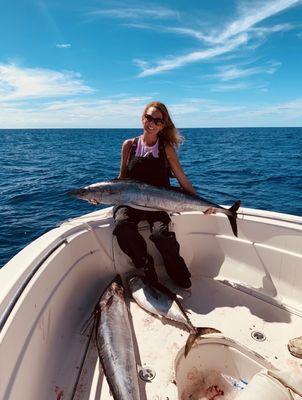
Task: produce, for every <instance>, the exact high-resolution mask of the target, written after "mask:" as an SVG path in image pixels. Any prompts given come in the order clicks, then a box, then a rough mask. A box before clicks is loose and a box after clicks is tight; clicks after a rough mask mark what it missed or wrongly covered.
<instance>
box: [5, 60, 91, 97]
mask: <svg viewBox="0 0 302 400" xmlns="http://www.w3.org/2000/svg"><path fill="white" fill-rule="evenodd" d="M93 91H94V90H93V89H92V88H90V87H89V86H87V85H85V84H84V83H83V81H82V79H81V75H80V74H77V73H74V72H69V71H67V72H60V71H53V70H48V69H42V68H22V67H19V66H17V65H14V64H0V94H1V98H0V102H7V101H15V100H24V99H36V98H49V97H62V96H63V97H64V96H73V95H77V94H84V93H92V92H93Z"/></svg>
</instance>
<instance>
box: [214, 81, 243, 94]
mask: <svg viewBox="0 0 302 400" xmlns="http://www.w3.org/2000/svg"><path fill="white" fill-rule="evenodd" d="M248 87H249V84H248V83H246V82H240V83H234V84H227V85H215V86H213V87H212V88H211V91H212V92H234V91H236V90H243V89H247V88H248Z"/></svg>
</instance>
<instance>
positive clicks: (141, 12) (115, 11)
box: [89, 4, 178, 20]
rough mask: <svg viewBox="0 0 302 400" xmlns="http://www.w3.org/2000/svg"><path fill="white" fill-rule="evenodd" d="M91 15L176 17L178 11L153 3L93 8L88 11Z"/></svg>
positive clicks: (123, 17) (125, 17)
mask: <svg viewBox="0 0 302 400" xmlns="http://www.w3.org/2000/svg"><path fill="white" fill-rule="evenodd" d="M89 14H90V15H92V16H102V17H110V18H120V19H135V20H136V19H149V18H154V19H158V18H160V19H166V18H176V17H178V12H176V11H174V10H172V9H169V8H166V7H158V6H157V7H156V6H155V5H154V4H153V5H152V7H147V6H146V7H122V6H121V7H119V8H111V9H101V10H95V11H92V12H90V13H89Z"/></svg>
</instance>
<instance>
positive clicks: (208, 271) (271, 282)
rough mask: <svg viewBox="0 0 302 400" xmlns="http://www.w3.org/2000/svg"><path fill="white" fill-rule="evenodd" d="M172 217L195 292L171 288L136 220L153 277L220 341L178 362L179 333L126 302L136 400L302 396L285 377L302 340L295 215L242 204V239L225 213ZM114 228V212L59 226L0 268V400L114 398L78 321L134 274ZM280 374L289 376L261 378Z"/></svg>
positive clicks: (197, 347)
mask: <svg viewBox="0 0 302 400" xmlns="http://www.w3.org/2000/svg"><path fill="white" fill-rule="evenodd" d="M171 218H172V223H171V229H172V230H174V231H175V233H176V236H177V239H178V241H179V243H180V246H181V255H182V256H183V257H184V259H185V261H186V263H187V265H188V267H189V269H190V272H191V274H192V288H191V290H190V291H188V290H186V291H185V290H181V289H178V288H176V287H175V286H173V284H172V283H171V282H170V281H169V279H168V277H167V275H166V274H165V270H164V268H163V266H162V260H161V257H160V255H159V253H157V250H156V249H155V247H154V245H153V244H152V243H151V241H149V240H148V236H149V234H150V232H149V228H148V226H147V225H146V224H144V223H141V225H140V232H141V233H142V235H143V236H144V237H145V238H146V240H147V241H148V248H149V252H150V253H151V254H152V255H153V257H154V259H155V264H156V269H157V271H158V272H159V277H160V281H161V282H162V283H164V284H166V285H167V286H169V287H170V289H171V290H174V291H175V292H176V293H177V294H178V295H179V298H180V300H181V302H182V304H183V306H184V307H185V309H186V310H187V311H188V313H189V317H190V319H191V321H192V323H193V324H194V325H195V326H211V327H213V328H216V329H219V330H220V331H221V332H222V334H214V335H208V336H205V337H203V338H199V339H198V340H197V341H196V343H195V344H194V346H193V348H192V349H191V351H190V353H189V354H188V356H187V358H185V357H184V345H185V342H186V339H187V336H188V333H187V331H185V330H183V329H182V328H181V327H180V326H179V325H177V324H176V323H171V322H169V321H167V320H164V319H160V318H157V317H154V316H152V315H151V314H148V313H147V312H146V311H144V310H143V309H141V308H140V307H139V306H138V305H137V304H136V303H134V301H133V300H129V308H130V314H131V316H132V319H131V321H132V322H131V323H132V329H133V332H132V333H133V337H134V343H135V347H136V360H137V363H138V365H140V372H139V376H140V377H141V378H140V379H139V382H140V391H141V399H153V400H155V399H158V400H159V399H164V400H167V399H169V400H174V399H182V400H185V399H191V400H194V399H215V400H220V399H232V398H235V397H238V399H239V398H242V399H243V398H248V399H252V398H253V399H255V400H261V399H266V400H287V399H290V398H297V399H298V398H300V397H299V395H298V394H297V393H299V390H300V389H301V382H298V380H292V381H291V382H289V381H290V380H291V378H292V377H294V376H297V375H298V376H300V377H301V376H302V360H301V359H300V358H298V357H295V356H293V355H292V354H291V353H290V352H289V350H288V342H289V341H290V340H291V339H293V338H296V337H299V336H301V335H302V217H296V216H292V215H285V214H280V213H274V212H267V211H260V210H252V209H245V208H241V209H240V212H239V214H238V238H236V237H235V236H234V235H233V234H232V231H231V228H230V225H229V223H228V220H227V219H226V217H225V216H224V215H220V214H216V215H207V216H205V215H203V214H202V213H200V212H186V213H182V214H178V215H172V216H171ZM112 222H113V220H112V208H107V209H103V210H100V211H97V212H94V213H91V214H87V215H84V216H81V217H79V218H75V219H72V220H69V221H66V222H64V223H62V224H61V225H60V226H59V227H57V228H55V229H53V230H51V231H49V232H48V233H46V234H44V235H43V236H41V237H40V238H38V239H37V240H35V241H34V242H32V243H31V244H30V245H28V246H27V247H26V248H24V249H23V250H22V251H21V252H20V253H18V254H17V255H16V256H15V257H14V258H13V259H12V260H11V261H9V262H8V263H7V264H6V265H5V266H4V267H3V268H2V269H1V270H0V282H1V283H0V296H1V297H0V315H1V319H0V329H1V332H0V399H3V400H19V399H20V400H21V399H22V400H24V399H26V400H44V399H45V400H48V399H49V400H50V399H55V400H63V399H64V400H67V399H68V400H71V399H72V400H80V399H81V400H88V399H89V400H96V399H98V400H99V399H102V400H103V399H104V400H106V399H112V397H111V394H110V391H109V388H108V383H107V381H106V379H105V377H104V374H103V371H102V368H101V366H100V363H99V360H98V354H97V350H96V345H95V338H94V335H93V332H92V330H91V325H90V326H89V325H88V327H87V324H86V323H85V322H86V321H87V320H88V319H89V317H90V315H91V313H92V311H93V309H94V306H95V304H96V302H97V300H98V299H99V297H100V295H101V293H102V291H103V290H104V288H105V287H106V285H107V284H108V283H109V282H110V281H111V280H112V279H113V278H114V276H115V275H116V274H117V273H119V274H120V275H121V276H122V277H125V276H126V274H127V273H129V271H130V270H132V269H133V267H132V265H131V262H130V260H129V258H128V257H127V256H125V255H124V253H122V251H121V250H120V249H119V246H118V244H117V242H116V238H115V237H114V236H113V235H112V230H113V223H112ZM85 327H86V330H85ZM277 369H278V370H280V371H281V373H280V374H281V375H282V374H283V375H282V376H285V375H286V373H287V378H284V379H277V378H276V376H275V377H272V378H268V376H269V375H268V374H266V372H267V371H275V372H276V371H277ZM261 371H262V372H261ZM277 372H278V371H277ZM259 373H260V374H259ZM261 374H262V375H261ZM263 374H264V375H265V376H264V377H263ZM284 374H285V375H284ZM288 378H289V379H288ZM253 382H255V383H254V384H253ZM259 382H260V383H259ZM282 382H283V383H282ZM299 385H300V386H299ZM289 387H290V388H291V389H289ZM248 389H249V390H248ZM292 389H293V390H292ZM259 390H260V394H259V393H258V392H259ZM219 391H220V392H219ZM248 392H250V396H252V397H240V396H243V395H244V394H247V395H248ZM251 393H252V394H251ZM261 393H262V394H261ZM211 396H212V397H211Z"/></svg>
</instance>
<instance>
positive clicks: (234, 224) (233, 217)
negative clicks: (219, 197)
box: [227, 200, 241, 237]
mask: <svg viewBox="0 0 302 400" xmlns="http://www.w3.org/2000/svg"><path fill="white" fill-rule="evenodd" d="M240 204H241V202H240V200H237V201H235V203H234V204H233V205H232V207H230V208H229V209H228V211H230V212H231V213H232V215H227V217H228V219H229V221H230V224H231V227H232V231H233V233H234V235H235V236H236V237H238V229H237V221H236V219H237V210H238V208H239V207H240Z"/></svg>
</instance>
